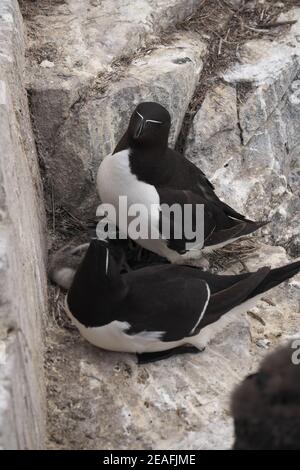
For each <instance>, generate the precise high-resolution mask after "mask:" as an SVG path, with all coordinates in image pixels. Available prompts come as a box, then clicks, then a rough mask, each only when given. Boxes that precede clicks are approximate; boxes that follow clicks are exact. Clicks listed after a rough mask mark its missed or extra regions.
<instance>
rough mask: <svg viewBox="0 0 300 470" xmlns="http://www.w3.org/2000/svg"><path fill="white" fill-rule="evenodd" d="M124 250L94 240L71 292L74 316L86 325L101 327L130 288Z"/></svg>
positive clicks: (70, 303)
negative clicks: (124, 271) (124, 270)
mask: <svg viewBox="0 0 300 470" xmlns="http://www.w3.org/2000/svg"><path fill="white" fill-rule="evenodd" d="M122 262H123V252H122V251H121V250H120V249H118V248H116V247H115V246H111V245H110V243H109V242H106V241H104V240H98V239H94V240H92V241H91V243H90V245H89V248H88V250H87V252H86V254H85V256H84V258H83V260H82V262H81V264H80V266H79V268H78V270H77V272H76V274H75V276H74V280H73V283H72V285H71V287H70V290H69V292H68V297H67V300H68V307H69V309H70V311H71V313H72V315H73V316H74V317H75V318H76V319H77V320H78V321H80V323H82V324H84V325H85V326H100V324H101V321H102V320H103V321H104V322H105V321H107V319H109V318H107V317H108V316H109V314H110V312H111V311H112V310H113V309H114V308H115V306H116V305H117V304H118V302H120V301H121V300H122V299H124V298H125V296H126V294H127V292H128V290H127V286H126V285H125V283H124V281H123V279H122V276H121V274H120V271H121V265H122Z"/></svg>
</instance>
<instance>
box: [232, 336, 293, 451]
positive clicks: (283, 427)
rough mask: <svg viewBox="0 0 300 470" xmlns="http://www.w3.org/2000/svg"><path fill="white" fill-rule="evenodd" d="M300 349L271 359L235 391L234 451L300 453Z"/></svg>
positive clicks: (280, 351) (280, 352)
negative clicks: (288, 451)
mask: <svg viewBox="0 0 300 470" xmlns="http://www.w3.org/2000/svg"><path fill="white" fill-rule="evenodd" d="M299 345H300V342H299V341H298V343H297V347H298V352H297V351H295V348H294V347H293V343H292V344H291V345H289V346H287V347H284V348H280V349H278V350H277V351H275V352H273V353H272V354H270V355H268V356H267V357H266V359H265V360H264V361H263V363H262V365H261V367H260V369H259V370H258V372H257V373H256V374H252V375H250V376H249V377H247V378H246V379H245V380H244V381H243V382H242V384H241V385H239V386H238V388H237V389H236V390H235V392H234V394H233V397H232V405H231V409H232V414H233V418H234V427H235V444H234V449H235V450H300V361H299V358H300V348H299ZM293 356H295V360H294V361H293Z"/></svg>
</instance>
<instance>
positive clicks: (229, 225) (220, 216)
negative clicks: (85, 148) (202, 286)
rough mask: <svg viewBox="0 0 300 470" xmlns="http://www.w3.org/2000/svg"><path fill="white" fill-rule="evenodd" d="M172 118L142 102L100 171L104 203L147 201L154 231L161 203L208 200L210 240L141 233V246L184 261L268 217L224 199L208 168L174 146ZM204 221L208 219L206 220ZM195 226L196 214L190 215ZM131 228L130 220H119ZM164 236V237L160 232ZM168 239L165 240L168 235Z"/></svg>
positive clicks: (206, 228) (158, 230) (158, 107)
mask: <svg viewBox="0 0 300 470" xmlns="http://www.w3.org/2000/svg"><path fill="white" fill-rule="evenodd" d="M170 125H171V119H170V114H169V113H168V111H167V110H166V109H165V108H164V107H163V106H161V105H160V104H158V103H151V102H149V103H147V102H146V103H141V104H139V105H138V106H137V108H136V109H135V111H134V112H133V114H132V116H131V119H130V122H129V126H128V129H127V131H126V132H125V134H124V136H123V137H122V138H121V140H120V142H119V143H118V145H117V147H116V149H115V150H114V152H113V154H111V155H108V156H107V157H106V158H104V160H103V161H102V163H101V165H100V167H99V170H98V176H97V187H98V192H99V195H100V198H101V201H102V202H103V203H110V204H112V205H113V206H114V207H115V208H116V210H117V213H118V207H119V196H127V198H128V199H127V200H128V206H130V205H132V204H135V203H141V204H143V205H144V206H145V207H147V208H149V207H150V206H151V205H156V207H157V209H156V211H155V212H154V213H153V214H152V215H151V222H150V221H149V220H147V221H146V223H147V224H150V223H151V226H152V229H153V232H152V233H156V234H159V233H161V223H162V212H161V210H160V206H161V205H162V204H164V203H165V204H167V205H168V206H172V204H174V203H178V204H180V205H181V206H183V205H184V204H191V205H192V207H193V209H194V211H195V208H196V204H204V207H205V219H204V220H205V223H204V240H205V241H204V245H203V246H202V245H199V246H198V247H197V246H193V247H192V249H191V248H190V246H189V250H188V249H187V246H186V241H187V240H186V239H185V238H184V237H182V238H181V239H179V240H178V239H175V237H174V236H173V237H172V222H171V236H170V237H169V238H168V239H166V237H162V236H160V239H154V238H155V237H152V238H150V239H145V238H141V239H139V240H136V241H137V242H138V243H139V244H140V245H142V246H143V247H145V248H147V249H148V250H150V251H153V252H155V253H157V254H158V255H160V256H163V257H165V258H167V259H168V260H169V261H171V262H175V263H178V262H179V263H182V262H184V259H186V258H197V257H199V251H200V250H201V251H202V252H203V253H207V252H210V251H212V250H214V249H215V248H220V247H222V246H224V245H226V244H228V243H230V242H232V241H234V240H237V239H238V238H240V237H242V236H244V235H248V234H250V233H252V232H254V231H255V230H257V229H258V228H260V227H261V226H262V225H264V224H265V222H253V221H251V220H247V219H246V218H245V217H244V216H243V215H241V214H239V213H238V212H236V211H235V210H234V209H232V208H231V207H229V206H228V205H227V204H225V203H224V202H222V201H221V200H220V199H219V198H218V197H217V195H216V194H215V192H214V187H213V185H212V184H211V183H210V182H209V180H208V179H207V178H206V176H205V175H204V173H203V172H202V171H201V170H200V169H199V168H197V167H196V166H195V165H194V164H193V163H191V162H190V161H189V160H187V159H186V158H184V157H183V156H182V155H181V154H179V153H178V152H176V151H175V150H172V149H170V148H168V137H169V131H170ZM201 223H202V222H201ZM189 224H190V226H191V227H192V228H193V229H195V228H196V227H195V214H194V213H193V216H192V217H191V218H190V219H189ZM119 228H120V230H121V231H122V232H125V233H127V232H128V230H127V229H128V223H127V224H126V223H125V222H122V221H121V223H119ZM157 238H158V237H157ZM163 238H164V239H163Z"/></svg>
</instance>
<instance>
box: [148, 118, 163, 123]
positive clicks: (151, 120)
mask: <svg viewBox="0 0 300 470" xmlns="http://www.w3.org/2000/svg"><path fill="white" fill-rule="evenodd" d="M146 122H153V123H154V124H162V121H154V119H147V120H146Z"/></svg>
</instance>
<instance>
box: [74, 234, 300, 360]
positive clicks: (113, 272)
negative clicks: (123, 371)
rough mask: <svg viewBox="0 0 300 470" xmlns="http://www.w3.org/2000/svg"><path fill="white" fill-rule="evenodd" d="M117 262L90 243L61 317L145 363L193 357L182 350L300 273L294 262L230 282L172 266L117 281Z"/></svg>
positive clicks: (199, 345)
mask: <svg viewBox="0 0 300 470" xmlns="http://www.w3.org/2000/svg"><path fill="white" fill-rule="evenodd" d="M121 263H122V252H121V253H120V252H119V251H117V252H115V251H114V250H113V248H111V247H110V244H109V243H107V242H104V241H100V240H98V239H94V240H92V241H91V243H90V246H89V248H88V250H87V252H86V254H85V257H84V259H83V261H82V263H81V264H80V266H79V268H78V270H77V272H76V274H75V277H74V280H73V283H72V286H71V288H70V290H69V292H68V294H67V297H66V310H67V313H68V315H69V316H70V318H71V319H72V321H73V323H74V324H75V325H76V326H77V327H78V329H79V331H80V333H81V334H82V336H83V337H84V338H85V339H87V340H88V341H89V342H90V343H92V344H94V345H95V346H98V347H101V348H103V349H107V350H111V351H122V352H131V353H138V354H142V360H143V361H151V360H157V359H161V358H164V357H166V355H167V356H169V355H171V354H174V353H182V352H186V351H193V349H192V350H191V349H190V348H188V349H186V347H187V345H192V346H193V347H194V348H196V349H198V350H202V349H203V348H204V347H205V346H206V344H207V343H208V342H209V341H210V340H211V338H212V337H213V336H214V335H215V334H216V332H217V331H218V330H219V329H220V328H223V327H224V324H226V323H228V321H232V316H233V315H236V314H237V313H240V312H241V311H247V310H248V309H249V308H251V307H253V305H255V303H256V301H257V300H258V299H259V298H261V297H262V295H263V294H264V292H266V291H268V290H269V289H271V288H273V287H275V286H277V285H278V284H280V283H281V282H283V281H284V280H286V279H288V278H290V277H291V276H293V275H295V274H297V273H298V272H299V271H300V261H298V262H295V263H293V264H290V265H287V266H284V267H281V268H277V269H272V270H271V269H270V268H268V267H264V268H261V269H259V270H258V271H257V272H254V273H247V274H239V275H232V276H219V275H215V274H211V273H208V272H205V271H202V270H200V269H198V268H195V267H191V266H180V265H172V264H164V265H156V266H150V267H146V268H142V269H138V270H135V271H131V272H129V273H125V274H120V266H121ZM178 348H179V349H178ZM145 354H146V355H145Z"/></svg>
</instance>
